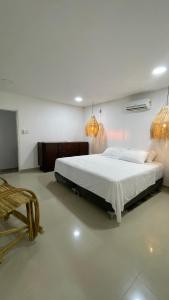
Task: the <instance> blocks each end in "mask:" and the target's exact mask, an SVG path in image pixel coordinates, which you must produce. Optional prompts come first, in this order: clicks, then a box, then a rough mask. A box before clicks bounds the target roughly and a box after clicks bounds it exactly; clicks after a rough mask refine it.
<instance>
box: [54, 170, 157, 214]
mask: <svg viewBox="0 0 169 300" xmlns="http://www.w3.org/2000/svg"><path fill="white" fill-rule="evenodd" d="M55 177H56V180H57V181H58V182H61V183H64V184H66V185H67V186H68V187H70V188H71V189H72V190H73V191H74V192H75V193H77V194H78V195H80V196H82V197H84V198H87V199H90V200H92V202H94V203H95V204H96V205H99V206H100V207H102V208H103V209H104V210H106V211H107V212H114V209H113V208H112V205H111V204H110V203H109V202H106V201H105V199H104V198H101V197H99V196H97V195H96V194H94V193H92V192H90V191H88V190H86V189H84V188H82V187H81V186H79V185H77V184H76V183H74V182H72V181H70V180H69V179H67V178H65V177H63V176H62V175H60V174H59V173H57V172H55ZM162 184H163V178H161V179H159V180H157V181H156V183H155V184H153V185H151V186H150V187H148V188H147V189H146V190H144V191H143V192H141V193H140V194H138V195H137V196H136V197H135V198H133V199H132V200H130V201H129V202H128V203H127V204H126V205H125V206H124V209H125V210H127V209H131V208H133V207H135V206H136V205H138V204H139V203H140V202H143V201H145V200H146V199H147V197H148V196H151V194H153V193H155V192H159V191H160V190H161V187H162Z"/></svg>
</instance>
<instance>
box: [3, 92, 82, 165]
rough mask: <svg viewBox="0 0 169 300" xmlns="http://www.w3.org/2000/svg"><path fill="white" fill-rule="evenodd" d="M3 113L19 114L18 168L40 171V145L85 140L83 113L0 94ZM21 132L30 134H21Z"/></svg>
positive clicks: (43, 102)
mask: <svg viewBox="0 0 169 300" xmlns="http://www.w3.org/2000/svg"><path fill="white" fill-rule="evenodd" d="M0 109H7V110H13V111H17V112H18V146H19V147H18V148H19V149H18V150H19V168H20V169H27V168H34V167H37V166H38V164H37V142H39V141H65V140H67V141H78V140H83V109H82V108H79V107H74V106H68V105H62V104H57V103H55V102H52V101H43V100H39V99H34V98H30V97H25V96H21V95H14V94H8V93H4V92H0ZM22 129H26V130H28V131H29V133H28V134H24V135H23V134H22Z"/></svg>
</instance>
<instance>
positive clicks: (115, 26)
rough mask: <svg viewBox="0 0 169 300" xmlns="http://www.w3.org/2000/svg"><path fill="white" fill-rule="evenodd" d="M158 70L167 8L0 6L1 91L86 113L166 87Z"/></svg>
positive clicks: (58, 1) (43, 0) (118, 1)
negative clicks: (84, 108)
mask: <svg viewBox="0 0 169 300" xmlns="http://www.w3.org/2000/svg"><path fill="white" fill-rule="evenodd" d="M161 64H162V65H166V66H168V68H169V0H114V1H113V0H1V1H0V79H1V80H0V89H2V90H6V91H8V92H14V93H19V94H23V95H27V96H33V97H38V98H43V99H49V100H54V101H58V102H63V103H68V104H76V103H75V102H74V100H73V99H74V97H75V96H82V97H83V98H84V101H83V103H81V104H77V105H82V106H86V105H89V104H91V103H92V102H93V103H99V102H104V101H109V100H112V99H116V98H119V97H124V96H127V95H130V94H133V93H138V92H142V91H147V90H155V89H159V88H162V87H165V86H167V85H168V83H169V72H167V73H166V74H165V75H164V76H161V77H159V78H154V77H153V76H152V74H151V72H152V69H153V68H154V67H156V66H158V65H161ZM4 79H7V80H4Z"/></svg>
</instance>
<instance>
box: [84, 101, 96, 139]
mask: <svg viewBox="0 0 169 300" xmlns="http://www.w3.org/2000/svg"><path fill="white" fill-rule="evenodd" d="M98 131H99V124H98V122H97V120H96V118H95V116H94V115H93V105H92V115H91V117H90V119H89V121H88V122H87V124H86V126H85V134H86V136H90V137H96V136H97V133H98Z"/></svg>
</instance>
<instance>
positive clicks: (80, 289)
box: [0, 171, 169, 300]
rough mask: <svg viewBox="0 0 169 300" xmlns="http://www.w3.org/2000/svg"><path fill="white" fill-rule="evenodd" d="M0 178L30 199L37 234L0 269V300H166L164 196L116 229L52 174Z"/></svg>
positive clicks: (168, 253)
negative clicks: (31, 194)
mask: <svg viewBox="0 0 169 300" xmlns="http://www.w3.org/2000/svg"><path fill="white" fill-rule="evenodd" d="M3 176H4V177H5V178H6V179H7V180H8V181H9V182H10V183H11V184H13V185H16V186H20V187H27V188H30V189H32V190H34V191H35V192H36V193H37V195H38V197H39V199H40V207H41V223H42V225H43V226H44V229H45V233H44V235H41V236H39V237H38V239H37V240H36V241H35V242H34V243H30V242H28V241H24V242H22V243H21V244H20V245H18V247H17V249H15V250H14V251H13V252H11V253H9V254H8V256H7V257H6V258H5V260H4V261H3V264H2V265H0V299H2V300H28V299H29V300H30V299H31V300H39V299H40V300H119V299H121V300H157V299H159V300H169V191H168V190H167V189H164V190H163V191H162V192H161V193H159V194H156V195H155V196H154V197H152V198H151V199H149V200H148V201H147V202H144V203H143V204H142V205H140V206H139V207H137V208H135V209H134V210H132V211H130V212H129V213H127V214H125V215H124V216H123V219H122V224H121V225H120V226H117V225H116V222H115V220H110V219H109V218H108V216H107V215H106V213H105V212H103V211H102V210H100V209H99V208H98V207H96V206H94V205H92V204H91V203H90V202H88V201H86V200H85V199H83V198H79V197H78V196H76V195H74V194H73V193H72V192H71V191H70V190H68V189H67V188H65V187H64V186H63V185H61V184H57V183H56V182H55V179H54V176H53V174H52V173H46V174H45V173H41V172H39V171H35V172H29V173H20V174H19V173H12V174H7V175H3ZM10 222H12V220H11V221H10Z"/></svg>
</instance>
